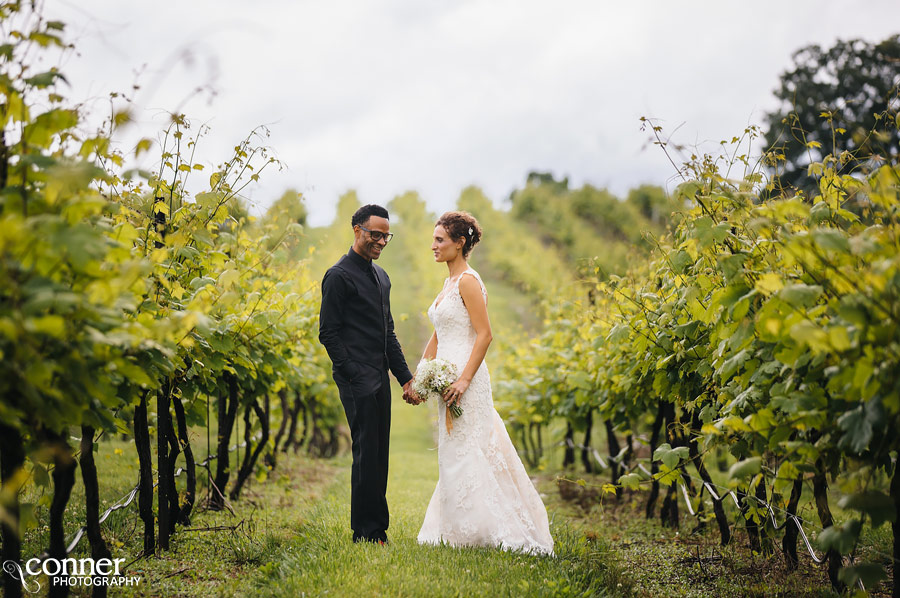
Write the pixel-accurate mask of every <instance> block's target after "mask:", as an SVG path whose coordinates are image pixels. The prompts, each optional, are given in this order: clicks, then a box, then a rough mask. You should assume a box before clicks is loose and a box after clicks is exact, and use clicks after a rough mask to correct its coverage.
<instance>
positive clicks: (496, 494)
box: [418, 268, 553, 554]
mask: <svg viewBox="0 0 900 598" xmlns="http://www.w3.org/2000/svg"><path fill="white" fill-rule="evenodd" d="M466 274H469V275H471V276H473V277H474V278H475V279H476V280H477V281H478V283H479V285H481V290H482V293H483V295H484V298H485V301H487V291H486V290H485V288H484V283H483V282H482V280H481V277H480V276H479V275H478V273H477V272H475V270H472V269H471V268H469V269H468V270H466V271H465V272H463V273H462V274H461V275H460V276H459V278H458V279H457V280H456V281H454V282H453V283H450V281H449V279H448V280H447V281H446V282H445V284H444V289H443V290H442V291H441V293H440V294H439V295H438V297H436V298H435V300H434V302H433V303H432V304H431V307H430V308H429V309H428V317H429V319H430V320H431V323H432V324H433V325H434V330H435V333H436V334H437V339H438V350H437V357H439V358H441V359H446V360H448V361H450V362H451V363H453V364H454V365H456V367H457V369H458V370H459V371H462V370H463V368H465V365H466V363H467V362H468V360H469V356H470V355H471V353H472V348H473V346H474V344H475V339H476V337H477V333H476V332H475V329H474V328H473V327H472V322H471V320H470V319H469V312H468V310H467V309H466V306H465V304H464V303H463V300H462V297H461V296H460V294H459V279H461V278H462V276H464V275H466ZM448 286H449V288H448ZM460 406H461V407H462V409H463V414H462V415H461V416H460V417H458V418H456V419H455V420H453V429H452V430H451V431H450V432H448V431H447V429H446V425H445V423H446V422H445V421H444V420H445V417H446V416H447V410H446V409H443V408H442V407H443V406H442V405H441V406H440V407H441V408H439V409H438V471H439V479H438V483H437V487H436V488H435V489H434V494H433V495H432V497H431V501H430V503H429V504H428V510H427V512H426V514H425V521H424V522H423V524H422V529H421V530H420V531H419V536H418V541H419V542H420V543H432V544H437V543H439V542H441V541H444V542H447V543H449V544H451V545H457V546H458V545H482V546H499V547H502V548H510V549H516V550H523V551H526V552H530V553H534V554H552V553H553V538H552V537H551V536H550V526H549V522H548V520H547V511H546V509H545V508H544V505H543V503H542V502H541V499H540V496H539V495H538V493H537V490H536V489H535V488H534V485H533V484H532V483H531V480H530V479H529V478H528V473H527V472H526V471H525V467H524V466H523V465H522V461H521V460H520V459H519V456H518V454H517V453H516V451H515V448H514V447H513V444H512V441H511V440H510V438H509V434H508V433H507V431H506V427H505V426H504V425H503V420H502V419H501V418H500V415H499V414H498V413H497V411H496V409H494V402H493V398H492V396H491V378H490V374H489V373H488V370H487V366H486V365H485V364H484V362H482V363H481V365H480V366H479V367H478V370H477V371H476V372H475V376H474V377H473V378H472V382H471V384H469V388H468V389H466V392H465V393H463V395H462V397H461V398H460Z"/></svg>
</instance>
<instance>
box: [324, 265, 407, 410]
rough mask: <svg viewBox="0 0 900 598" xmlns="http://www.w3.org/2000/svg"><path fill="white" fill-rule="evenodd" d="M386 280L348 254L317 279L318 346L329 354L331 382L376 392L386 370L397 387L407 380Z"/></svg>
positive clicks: (377, 269) (378, 271) (376, 269)
mask: <svg viewBox="0 0 900 598" xmlns="http://www.w3.org/2000/svg"><path fill="white" fill-rule="evenodd" d="M390 296H391V280H390V278H388V275H387V273H386V272H385V271H384V269H382V268H381V267H380V266H377V265H375V264H374V263H372V262H371V261H370V260H367V259H365V258H364V257H362V256H361V255H359V254H358V253H356V252H355V251H354V250H353V249H352V248H351V249H350V251H349V252H347V255H345V256H343V257H341V259H339V260H338V262H337V263H336V264H335V265H334V266H332V267H331V268H329V269H328V271H327V272H325V276H324V278H322V308H321V311H320V312H319V341H320V342H321V343H322V344H323V345H324V346H325V350H326V351H328V356H329V357H330V358H331V362H332V364H333V366H334V367H333V371H334V374H335V380H336V381H339V378H343V379H344V380H346V381H349V382H352V384H353V387H354V389H355V390H359V391H361V392H364V393H370V392H375V391H376V390H377V389H378V387H379V386H380V385H381V379H382V373H383V372H384V371H385V370H387V369H388V368H390V370H391V373H393V374H394V377H396V378H397V381H398V382H400V384H401V385H403V384H406V383H407V382H408V381H409V380H411V379H412V373H411V372H410V371H409V366H407V365H406V359H405V358H404V357H403V350H402V349H401V348H400V342H399V341H398V340H397V336H396V335H395V334H394V318H393V317H392V316H391V302H390Z"/></svg>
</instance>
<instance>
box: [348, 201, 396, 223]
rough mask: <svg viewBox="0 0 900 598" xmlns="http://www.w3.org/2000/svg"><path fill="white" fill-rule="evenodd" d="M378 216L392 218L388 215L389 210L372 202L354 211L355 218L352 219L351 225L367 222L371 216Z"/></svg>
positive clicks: (386, 218)
mask: <svg viewBox="0 0 900 598" xmlns="http://www.w3.org/2000/svg"><path fill="white" fill-rule="evenodd" d="M371 216H378V217H379V218H384V219H385V220H390V217H389V216H388V211H387V210H385V209H384V208H382V207H381V206H379V205H376V204H373V203H370V204H368V205H365V206H363V207H361V208H360V209H358V210H356V212H354V213H353V218H351V219H350V226H356V225H357V224H365V223H366V222H368V221H369V217H371Z"/></svg>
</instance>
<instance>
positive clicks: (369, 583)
mask: <svg viewBox="0 0 900 598" xmlns="http://www.w3.org/2000/svg"><path fill="white" fill-rule="evenodd" d="M393 404H394V409H393V414H392V418H393V421H392V426H391V430H392V434H391V462H390V478H389V481H388V504H389V507H390V510H391V525H390V529H389V530H388V537H389V538H390V540H391V544H390V545H389V546H385V547H382V546H376V545H371V544H354V543H353V542H351V540H350V535H351V531H350V527H349V521H350V507H349V505H350V461H349V457H346V456H345V457H341V458H340V460H339V461H338V465H342V468H341V473H340V474H339V475H338V476H337V479H336V480H335V483H334V484H333V485H332V486H331V487H330V488H329V489H328V490H327V491H326V492H325V494H324V496H323V497H322V498H321V499H320V500H319V501H318V502H317V503H316V505H315V506H314V507H313V508H312V509H311V511H309V512H308V513H307V514H306V515H305V523H304V524H302V525H301V526H300V527H299V530H298V533H297V535H296V536H295V537H293V538H291V539H289V540H288V541H286V542H285V543H284V544H283V545H282V546H281V547H280V549H279V550H277V551H276V552H274V553H272V554H270V555H268V556H269V562H267V563H266V564H265V565H263V566H262V567H259V568H258V569H256V570H252V571H250V573H251V575H250V578H249V579H246V580H245V581H246V583H247V584H248V585H250V586H251V587H253V588H254V589H255V590H256V591H258V592H259V593H260V595H262V594H263V593H264V594H266V595H272V596H291V597H297V596H319V595H328V596H467V597H468V596H598V595H606V594H605V593H604V591H603V589H602V588H603V587H607V586H608V585H609V584H610V580H609V574H608V573H607V571H606V569H605V568H604V567H603V565H602V561H601V556H602V554H601V553H600V552H598V551H597V545H596V544H594V543H588V542H587V541H586V540H584V537H583V535H581V534H580V533H575V532H573V531H571V530H570V529H568V528H567V526H566V525H564V524H563V523H562V522H560V521H556V520H555V519H556V518H554V517H553V512H551V513H550V515H551V532H552V533H553V537H554V539H555V540H556V547H555V550H556V553H557V554H556V556H555V557H533V556H527V555H523V554H519V553H513V552H508V551H501V550H496V549H487V548H451V547H446V546H442V547H434V546H419V545H418V544H417V543H416V535H417V534H418V531H419V526H420V525H421V522H422V519H423V518H424V515H425V509H426V507H427V506H428V500H429V498H430V497H431V494H432V492H433V491H434V486H435V483H436V482H437V452H436V450H429V449H431V448H434V442H433V440H432V422H431V418H432V417H433V415H432V414H433V413H434V406H433V405H424V406H420V407H415V408H414V407H410V406H409V405H407V404H405V403H404V402H402V401H401V400H400V399H399V393H397V392H395V395H394V403H393ZM341 461H343V463H341Z"/></svg>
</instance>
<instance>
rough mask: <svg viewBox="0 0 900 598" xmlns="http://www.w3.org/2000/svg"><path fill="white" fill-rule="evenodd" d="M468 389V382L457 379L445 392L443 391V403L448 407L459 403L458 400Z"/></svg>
mask: <svg viewBox="0 0 900 598" xmlns="http://www.w3.org/2000/svg"><path fill="white" fill-rule="evenodd" d="M467 388H469V381H468V380H463V379H461V378H460V379H457V381H456V382H454V383H453V384H451V385H450V387H449V388H447V390H445V391H444V401H445V402H446V403H447V405H448V406H452V405H456V404H457V403H459V399H460V398H461V397H462V395H463V393H464V392H466V389H467Z"/></svg>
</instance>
